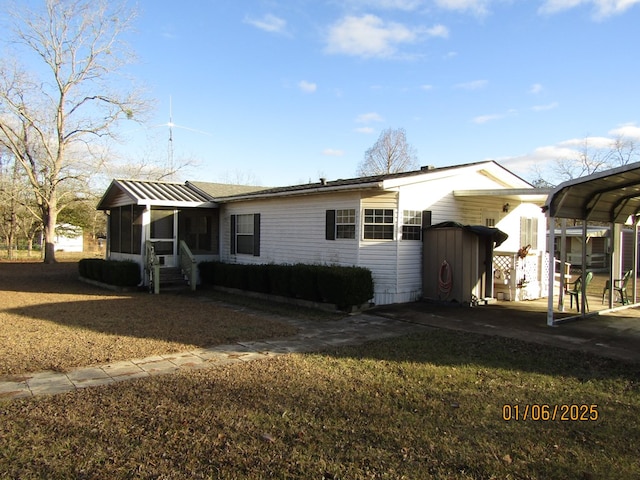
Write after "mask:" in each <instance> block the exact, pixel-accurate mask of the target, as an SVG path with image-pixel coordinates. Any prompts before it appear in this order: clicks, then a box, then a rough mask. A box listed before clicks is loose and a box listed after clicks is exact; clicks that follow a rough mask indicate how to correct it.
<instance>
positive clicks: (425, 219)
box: [422, 210, 431, 228]
mask: <svg viewBox="0 0 640 480" xmlns="http://www.w3.org/2000/svg"><path fill="white" fill-rule="evenodd" d="M430 226H431V210H423V211H422V228H425V227H430Z"/></svg>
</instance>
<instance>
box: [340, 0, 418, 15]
mask: <svg viewBox="0 0 640 480" xmlns="http://www.w3.org/2000/svg"><path fill="white" fill-rule="evenodd" d="M341 3H343V4H346V3H349V4H351V5H354V6H358V7H366V8H369V9H371V8H376V9H380V10H403V11H406V12H410V11H413V10H416V9H417V8H418V7H420V6H421V5H422V4H423V3H424V0H343V2H341Z"/></svg>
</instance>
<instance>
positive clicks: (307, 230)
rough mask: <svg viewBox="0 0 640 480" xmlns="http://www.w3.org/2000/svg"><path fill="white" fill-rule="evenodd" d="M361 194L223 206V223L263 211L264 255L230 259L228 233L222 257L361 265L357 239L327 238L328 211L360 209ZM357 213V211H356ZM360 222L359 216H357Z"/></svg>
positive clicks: (242, 261)
mask: <svg viewBox="0 0 640 480" xmlns="http://www.w3.org/2000/svg"><path fill="white" fill-rule="evenodd" d="M359 204H360V199H359V196H358V195H357V194H353V193H351V194H336V195H309V196H300V197H284V198H275V199H267V200H253V201H246V202H245V201H243V202H234V203H228V204H225V205H223V206H222V208H223V212H222V214H221V216H220V218H221V223H220V224H221V226H222V228H225V227H226V226H227V225H228V224H229V222H228V221H224V218H228V217H229V215H231V214H233V215H240V214H243V213H253V212H254V211H259V212H260V214H261V215H260V257H259V258H257V257H250V256H244V255H243V256H238V257H233V258H229V257H227V253H228V252H229V246H228V243H227V242H228V238H229V235H228V233H227V232H224V231H223V232H222V233H221V235H220V238H221V241H222V244H221V249H220V251H221V260H222V261H237V262H241V263H276V264H293V263H309V264H330V265H333V264H335V265H357V261H358V242H357V241H344V240H342V241H327V240H326V238H325V230H326V211H327V210H328V209H334V210H354V212H356V213H357V212H358V211H359ZM356 216H357V214H356ZM356 221H357V219H356Z"/></svg>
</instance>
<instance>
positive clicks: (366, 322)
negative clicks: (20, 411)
mask: <svg viewBox="0 0 640 480" xmlns="http://www.w3.org/2000/svg"><path fill="white" fill-rule="evenodd" d="M284 320H285V321H287V322H289V323H291V324H293V325H294V326H296V327H297V328H298V329H299V333H298V334H297V335H295V336H293V337H288V338H276V339H270V340H263V341H254V342H238V343H235V344H231V345H218V346H215V347H211V348H199V349H196V350H191V351H188V352H182V353H174V354H167V355H156V356H152V357H146V358H141V359H133V360H124V361H120V362H114V363H109V364H106V365H97V366H90V367H80V368H75V369H72V370H70V371H68V372H64V373H62V372H53V371H47V372H38V373H28V374H24V375H13V376H9V377H2V378H0V401H2V400H11V399H17V398H24V397H33V396H38V395H54V394H57V393H64V392H70V391H73V390H77V389H80V388H87V387H94V386H98V385H108V384H110V383H115V382H122V381H126V380H131V379H134V378H141V377H150V376H153V375H165V374H169V373H174V372H176V371H178V370H184V369H195V368H211V367H216V366H220V365H227V364H230V363H240V362H248V361H252V360H257V359H265V358H272V357H275V356H278V355H282V354H286V353H293V352H313V351H321V350H324V349H327V348H332V347H338V346H343V345H350V344H352V345H353V344H359V343H364V342H367V341H370V340H376V339H382V338H390V337H396V336H400V335H407V334H410V333H413V332H418V331H424V330H425V329H427V328H430V327H427V326H424V325H418V324H415V323H407V322H403V321H398V320H394V319H389V318H383V317H379V316H375V315H367V314H363V315H355V316H350V317H346V318H343V319H341V320H338V321H327V322H315V323H314V322H311V321H301V320H289V319H284Z"/></svg>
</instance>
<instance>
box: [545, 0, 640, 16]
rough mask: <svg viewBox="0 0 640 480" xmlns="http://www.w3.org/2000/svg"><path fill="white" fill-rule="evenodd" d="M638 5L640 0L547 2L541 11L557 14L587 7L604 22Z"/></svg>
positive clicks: (558, 0) (561, 0) (562, 0)
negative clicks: (583, 6)
mask: <svg viewBox="0 0 640 480" xmlns="http://www.w3.org/2000/svg"><path fill="white" fill-rule="evenodd" d="M637 4H640V0H546V1H545V2H544V3H543V4H542V6H541V7H540V9H539V11H540V13H543V14H555V13H559V12H563V11H566V10H570V9H572V8H576V7H579V6H582V5H587V6H591V7H592V9H593V17H594V18H595V19H597V20H603V19H605V18H607V17H611V16H613V15H618V14H622V13H624V12H626V11H627V10H629V9H630V8H631V7H633V6H634V5H637Z"/></svg>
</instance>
